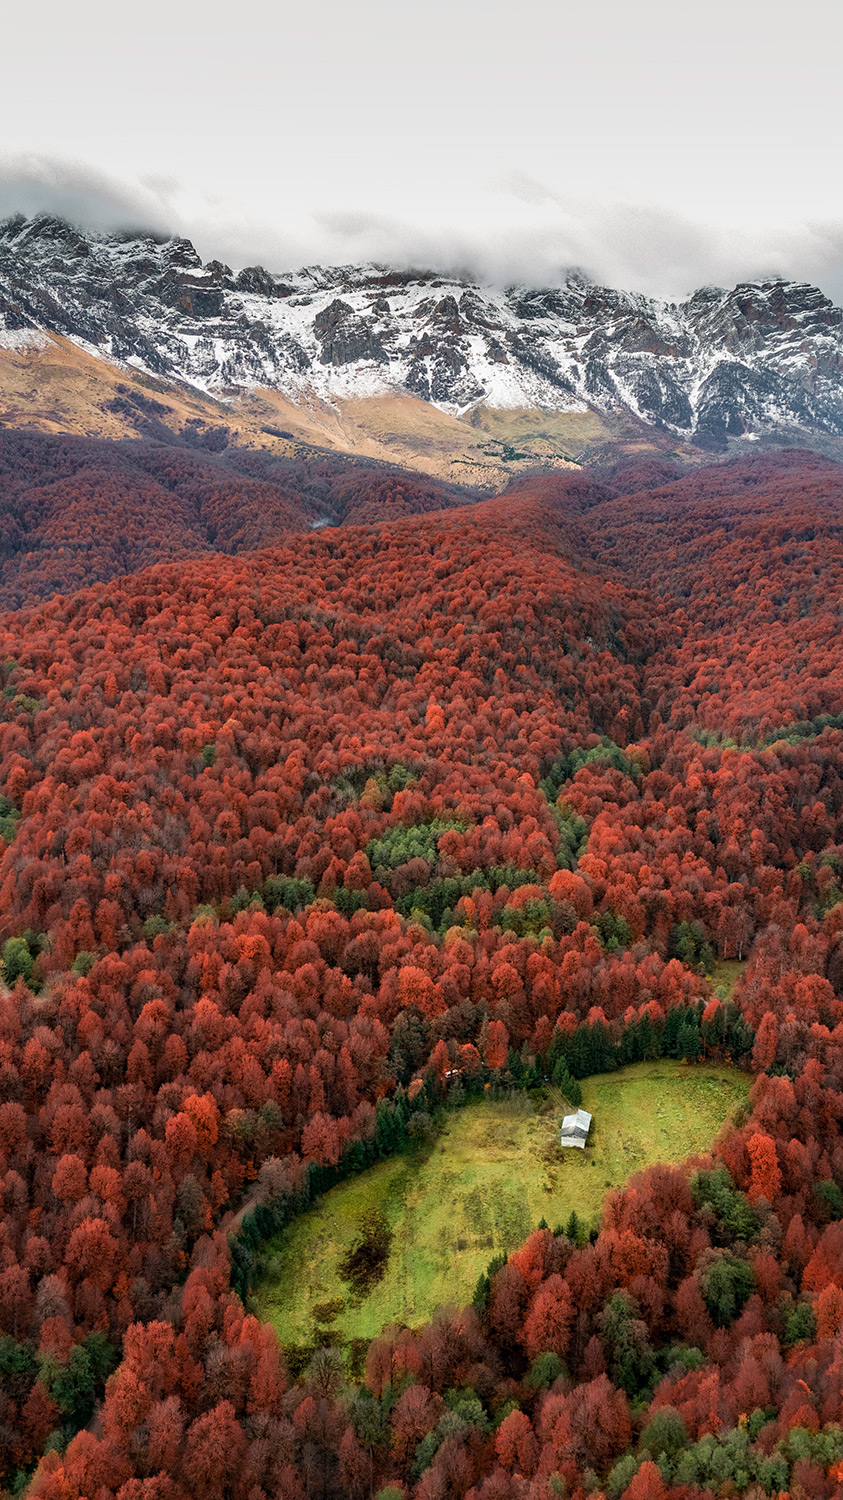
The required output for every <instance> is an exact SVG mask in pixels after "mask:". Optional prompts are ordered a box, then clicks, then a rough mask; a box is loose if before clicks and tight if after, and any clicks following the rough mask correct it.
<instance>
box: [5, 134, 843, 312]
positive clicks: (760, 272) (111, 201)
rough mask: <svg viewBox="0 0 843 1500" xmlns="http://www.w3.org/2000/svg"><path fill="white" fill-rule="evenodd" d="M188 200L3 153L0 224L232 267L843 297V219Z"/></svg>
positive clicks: (482, 204) (520, 201) (571, 205)
mask: <svg viewBox="0 0 843 1500" xmlns="http://www.w3.org/2000/svg"><path fill="white" fill-rule="evenodd" d="M187 198H188V195H187V194H186V192H185V191H184V189H183V187H182V185H180V184H178V183H176V182H173V181H171V182H155V183H150V182H147V183H142V182H140V181H133V180H130V179H128V178H126V179H125V180H121V179H119V178H117V177H113V176H111V175H109V174H108V173H105V172H102V171H100V170H98V169H97V168H95V167H93V166H90V165H87V164H84V163H81V162H76V161H67V160H63V159H62V158H60V157H49V156H41V155H25V156H21V157H18V158H15V159H11V158H8V157H7V158H6V159H5V160H4V159H2V158H0V218H3V217H6V216H7V215H10V214H13V213H16V212H22V213H24V214H26V215H30V214H36V213H41V212H47V213H53V214H56V215H58V216H60V217H62V218H66V219H68V220H70V221H71V222H72V223H76V224H78V225H79V226H80V227H82V228H84V229H92V230H100V231H121V230H125V229H127V228H132V229H144V230H148V231H151V232H153V233H155V234H163V235H168V236H169V235H182V236H185V237H187V238H189V239H191V240H192V241H193V242H194V243H195V244H196V245H197V248H198V249H199V250H200V253H201V254H202V255H203V258H204V259H220V260H224V261H226V262H227V263H228V264H230V265H233V266H235V267H239V266H244V265H252V264H254V263H255V262H256V261H259V262H261V264H264V265H266V266H268V267H269V268H271V269H272V270H275V271H283V270H285V269H287V268H289V267H290V266H297V265H314V264H318V265H325V266H331V265H348V264H351V263H359V262H372V261H374V262H377V263H379V264H385V265H390V266H394V267H395V268H396V269H400V270H405V269H417V268H424V269H430V270H434V271H440V272H445V273H452V274H463V275H466V276H468V277H469V278H475V277H476V278H480V279H482V280H485V281H489V282H491V283H494V284H498V285H501V286H504V285H507V284H508V283H511V282H514V281H517V282H520V283H522V284H525V285H528V286H554V285H559V284H562V283H563V282H564V281H565V279H566V276H567V273H568V272H569V271H570V270H572V269H577V270H579V271H582V272H584V273H585V275H586V276H588V277H589V278H591V279H593V280H595V281H598V282H600V283H602V284H603V285H607V286H616V287H622V288H623V289H625V290H629V291H634V292H642V293H644V294H646V295H649V296H657V297H667V298H682V297H684V296H686V295H688V294H689V293H690V292H692V291H693V290H695V289H696V288H697V287H699V286H706V285H714V286H732V285H734V284H735V283H736V282H739V281H742V280H754V279H758V278H763V277H768V276H783V277H785V278H787V279H790V280H808V281H811V282H813V283H814V284H816V285H818V286H820V287H822V289H823V291H825V292H826V294H827V295H828V296H830V297H831V298H832V300H833V301H835V302H837V303H838V304H839V303H841V302H843V217H841V218H837V219H831V218H829V219H825V220H819V219H818V220H812V221H807V220H805V221H801V222H794V223H789V224H788V223H785V222H781V223H772V224H771V225H770V226H764V227H755V228H753V227H744V228H742V229H736V228H735V227H734V226H732V227H726V226H723V225H720V224H717V223H712V222H706V221H705V220H704V219H702V218H695V217H694V216H692V215H690V214H685V213H683V212H680V211H678V210H674V209H671V208H670V207H668V206H666V205H663V204H658V203H656V202H649V203H648V202H638V203H635V202H623V201H621V202H618V203H616V204H608V203H602V202H599V201H597V200H596V199H588V198H586V197H580V198H577V197H574V196H572V197H570V198H568V199H565V198H564V197H562V196H561V195H560V194H559V193H558V192H557V191H555V190H553V189H552V188H551V187H549V186H547V185H546V184H543V183H541V182H539V181H537V180H534V179H532V178H531V177H530V176H529V175H528V174H527V173H525V172H520V171H515V170H512V171H510V172H508V173H505V174H502V175H501V176H500V177H499V178H498V180H497V181H494V182H493V181H490V182H488V183H487V184H485V185H481V186H479V187H475V188H474V189H473V196H472V198H471V201H470V205H466V204H464V205H463V207H462V214H461V216H460V217H459V218H458V217H456V216H454V217H449V216H448V215H447V214H446V213H445V212H443V211H441V210H440V211H439V212H438V214H431V215H429V216H425V215H424V212H423V211H420V212H419V213H418V214H417V215H416V216H415V217H413V215H412V213H407V214H399V213H394V214H390V213H387V212H384V211H379V210H377V209H367V208H366V207H365V206H363V207H361V208H360V209H359V210H357V211H353V210H351V209H340V208H337V209H330V208H328V207H327V206H322V207H320V206H318V205H312V206H309V207H305V206H302V205H299V206H298V207H297V206H296V205H293V206H292V209H289V208H288V206H287V204H286V203H285V202H283V201H282V202H280V203H278V202H276V201H275V200H274V199H273V198H268V199H267V200H266V202H264V203H263V204H261V205H251V206H249V205H245V206H244V205H243V204H238V203H236V202H234V203H229V202H225V203H220V202H218V201H214V200H213V199H212V198H210V197H208V198H202V199H198V200H196V201H191V202H190V203H188V202H187Z"/></svg>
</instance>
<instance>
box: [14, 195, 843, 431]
mask: <svg viewBox="0 0 843 1500" xmlns="http://www.w3.org/2000/svg"><path fill="white" fill-rule="evenodd" d="M26 330H44V331H47V332H51V333H59V334H63V335H65V336H67V337H68V338H70V339H72V340H75V341H76V342H78V343H80V344H82V345H83V346H84V347H86V348H87V349H89V350H94V351H96V352H97V353H98V354H100V355H101V356H102V357H103V358H105V359H108V360H111V361H115V362H117V363H121V364H125V365H128V366H134V367H136V368H138V369H141V370H145V371H147V372H149V373H151V374H153V375H156V376H159V377H162V378H164V379H168V380H172V381H179V382H183V383H185V384H187V385H189V386H193V387H195V388H197V389H199V390H201V391H206V392H209V393H214V394H218V395H223V394H226V393H229V392H237V391H238V390H243V389H250V388H251V389H254V388H260V387H263V388H271V389H276V390H280V391H281V392H283V393H284V394H285V395H286V396H288V397H291V398H292V399H294V400H298V399H302V398H304V397H306V396H308V395H310V394H316V395H319V396H321V397H323V398H326V399H328V400H334V399H339V398H342V397H350V396H354V397H360V396H374V395H382V394H384V393H388V392H394V391H407V392H410V393H411V394H413V395H416V396H418V397H421V398H422V399H423V400H425V401H429V402H432V403H434V404H435V405H437V406H439V407H441V408H443V409H444V410H446V411H449V412H453V413H460V412H462V411H464V410H465V409H466V408H469V407H471V406H473V405H476V404H484V405H486V406H490V407H504V408H506V407H508V408H513V409H517V408H524V407H538V408H543V409H547V410H552V411H582V410H585V409H589V408H590V409H592V410H596V411H597V412H599V413H601V414H604V415H606V416H615V417H617V418H620V419H624V418H626V419H628V420H630V421H633V422H636V423H643V424H645V425H646V426H649V427H656V428H659V429H661V430H663V431H667V432H670V433H672V434H674V435H675V436H676V437H677V438H678V439H689V440H692V441H694V442H697V443H704V444H707V445H709V446H711V445H714V446H722V445H723V444H724V443H725V441H726V439H727V438H728V437H729V436H741V435H745V436H754V435H760V434H763V433H769V432H778V431H782V430H786V431H788V432H791V433H802V434H805V435H808V434H825V435H829V436H843V382H841V370H843V311H841V310H840V309H839V308H837V307H835V306H834V305H833V304H832V303H831V302H830V301H829V299H828V298H827V297H826V296H824V295H823V293H822V292H821V291H819V290H818V289H817V288H816V287H813V286H810V285H807V284H803V283H796V282H789V281H782V280H777V279H773V278H771V279H765V280H761V281H757V282H750V283H743V284H741V285H739V286H736V287H734V288H733V289H732V290H724V289H722V288H718V287H702V288H700V289H699V290H698V291H696V292H694V293H693V295H692V296H690V297H688V298H687V299H686V300H685V301H683V302H681V303H678V304H677V303H668V302H664V301H659V300H656V299H654V298H650V297H645V296H642V295H639V294H635V293H628V292H623V291H615V290H613V289H611V288H608V287H601V286H597V285H595V284H594V283H592V282H590V281H588V280H587V278H585V277H584V276H582V275H581V274H578V273H571V274H570V275H569V276H568V278H567V279H566V280H565V281H564V282H563V283H562V284H561V285H559V286H557V287H550V288H534V287H526V286H513V287H508V288H505V289H501V288H495V287H490V286H484V285H482V284H480V283H478V282H471V281H468V280H465V279H461V278H457V277H452V276H447V275H438V274H435V273H432V272H425V271H402V270H392V269H390V268H388V267H384V266H376V265H359V266H340V267H332V268H324V267H321V266H310V267H305V268H303V269H300V270H298V271H295V272H290V273H287V274H283V275H274V274H272V273H271V272H269V271H267V270H265V269H264V268H263V267H262V266H247V267H245V268H243V269H240V270H239V271H233V270H232V269H231V268H230V267H229V266H226V265H224V264H222V262H220V261H210V262H208V263H207V264H205V265H203V264H202V261H201V258H200V257H199V255H198V254H197V252H196V250H195V248H194V246H193V245H192V244H191V243H190V241H189V240H185V239H179V238H173V239H160V238H157V237H154V236H152V235H149V234H130V233H126V234H120V235H103V234H95V233H90V232H87V231H86V232H83V231H82V230H79V229H77V228H75V227H74V226H72V225H70V224H67V223H65V222H64V221H63V220H60V219H56V218H54V217H52V216H48V215H39V216H37V217H35V218H33V219H25V218H23V217H22V216H20V215H18V216H16V217H14V218H12V219H8V220H6V221H5V223H3V224H0V345H2V344H3V342H4V341H5V342H7V343H8V342H9V341H10V340H12V339H13V338H14V337H17V338H18V339H19V338H20V337H21V334H22V332H23V331H26Z"/></svg>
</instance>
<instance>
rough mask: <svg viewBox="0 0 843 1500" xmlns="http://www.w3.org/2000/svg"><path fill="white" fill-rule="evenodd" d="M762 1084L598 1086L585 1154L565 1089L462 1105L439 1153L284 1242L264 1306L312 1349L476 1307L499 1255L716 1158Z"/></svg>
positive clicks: (659, 1076) (686, 1081) (297, 1223)
mask: <svg viewBox="0 0 843 1500" xmlns="http://www.w3.org/2000/svg"><path fill="white" fill-rule="evenodd" d="M749 1085H750V1079H749V1078H748V1077H747V1076H746V1075H745V1074H742V1073H739V1072H737V1070H735V1069H731V1068H727V1067H722V1066H708V1065H705V1064H702V1065H695V1066H689V1065H687V1064H684V1063H677V1062H672V1061H669V1060H662V1061H658V1062H648V1063H635V1064H633V1065H631V1066H630V1067H627V1068H622V1069H620V1070H619V1071H618V1072H616V1073H605V1074H600V1075H598V1076H596V1077H593V1078H589V1079H586V1080H584V1081H583V1086H582V1087H583V1106H584V1108H586V1109H588V1110H590V1111H591V1113H592V1114H593V1115H594V1123H593V1126H592V1131H591V1136H590V1140H589V1145H588V1147H587V1149H586V1150H585V1151H584V1152H583V1151H577V1150H563V1149H562V1148H561V1146H560V1145H559V1123H560V1121H561V1117H562V1115H563V1114H564V1113H565V1109H566V1106H565V1101H564V1100H563V1099H562V1097H561V1095H559V1094H555V1095H554V1094H553V1093H552V1094H551V1095H550V1096H549V1097H548V1098H547V1099H546V1100H545V1102H544V1103H543V1104H542V1105H540V1106H539V1107H538V1108H535V1107H534V1106H533V1105H532V1104H531V1103H530V1100H529V1098H528V1096H527V1095H526V1094H516V1095H515V1096H513V1097H512V1099H511V1100H506V1101H500V1102H497V1101H482V1102H477V1103H472V1104H469V1105H466V1106H465V1107H464V1108H463V1109H459V1110H454V1111H453V1112H451V1113H450V1114H448V1115H447V1117H446V1122H445V1125H444V1127H443V1129H442V1130H441V1132H440V1133H439V1135H438V1136H437V1138H436V1140H435V1142H434V1143H433V1145H432V1146H428V1147H427V1148H425V1149H419V1150H416V1151H414V1152H410V1153H408V1154H404V1155H400V1156H396V1157H392V1158H390V1159H389V1160H387V1161H384V1162H381V1163H379V1165H378V1166H375V1167H372V1168H370V1169H369V1170H368V1171H366V1172H363V1173H361V1174H360V1175H359V1176H357V1177H354V1178H351V1179H350V1180H349V1181H347V1182H344V1183H341V1184H340V1186H339V1187H336V1188H333V1189H332V1190H331V1192H329V1193H326V1194H325V1196H324V1197H323V1198H322V1199H321V1200H320V1201H319V1202H318V1203H317V1204H316V1205H315V1206H314V1207H313V1208H311V1209H310V1210H308V1212H307V1213H305V1214H303V1215H301V1217H300V1218H298V1219H296V1220H294V1222H293V1223H292V1224H291V1225H289V1226H288V1227H287V1228H286V1229H285V1230H284V1231H283V1232H282V1233H281V1234H280V1235H278V1236H277V1237H276V1239H275V1240H273V1241H271V1242H270V1243H269V1245H268V1247H267V1251H266V1258H265V1273H264V1276H263V1278H262V1281H261V1283H260V1286H259V1287H258V1289H257V1291H256V1294H255V1296H254V1298H253V1310H254V1311H255V1312H256V1314H257V1315H258V1316H259V1317H260V1318H261V1319H264V1320H266V1321H268V1322H271V1323H273V1324H274V1326H275V1328H276V1330H277V1332H278V1336H279V1339H280V1340H281V1343H282V1344H284V1345H287V1346H299V1347H302V1346H310V1345H313V1344H318V1343H320V1342H326V1341H327V1340H328V1339H330V1340H331V1341H333V1342H342V1343H347V1342H349V1341H351V1340H354V1339H365V1340H367V1341H368V1340H370V1339H371V1338H373V1337H374V1336H375V1335H376V1334H378V1333H379V1332H380V1330H381V1328H382V1327H383V1326H384V1324H386V1323H407V1324H409V1325H411V1326H412V1325H415V1324H419V1323H422V1322H424V1321H425V1320H426V1319H428V1318H429V1317H430V1316H431V1314H432V1313H433V1311H434V1309H435V1308H436V1307H437V1306H439V1305H440V1304H445V1303H456V1304H458V1305H462V1304H464V1303H466V1302H467V1301H469V1300H470V1298H471V1295H472V1292H473V1290H474V1286H475V1284H476V1281H477V1277H478V1276H479V1274H480V1272H481V1271H483V1270H484V1269H485V1267H486V1265H487V1264H488V1262H489V1261H490V1260H491V1259H492V1257H493V1256H494V1255H495V1254H497V1253H498V1252H501V1251H506V1252H508V1251H511V1250H514V1249H515V1248H516V1247H517V1246H518V1245H520V1244H521V1243H522V1242H523V1241H524V1239H526V1237H527V1235H528V1234H529V1233H530V1231H531V1230H532V1229H534V1228H535V1226H536V1225H537V1224H538V1222H539V1221H540V1219H542V1218H545V1219H546V1220H547V1222H548V1223H549V1224H550V1225H551V1227H555V1226H556V1225H557V1224H560V1223H563V1224H564V1222H565V1221H566V1220H567V1218H568V1216H569V1214H570V1213H571V1210H572V1209H575V1210H576V1212H577V1214H578V1215H579V1216H580V1218H581V1220H583V1221H584V1223H585V1225H586V1227H590V1226H591V1225H592V1224H593V1223H595V1222H597V1221H598V1220H599V1214H600V1208H601V1204H602V1202H603V1199H604V1198H605V1196H606V1193H607V1191H608V1190H609V1189H610V1188H612V1187H616V1186H618V1185H619V1184H621V1183H623V1182H625V1181H626V1180H627V1179H628V1178H629V1177H630V1176H631V1175H632V1173H634V1172H637V1171H640V1170H641V1168H642V1167H646V1166H650V1165H651V1164H652V1163H653V1162H659V1161H682V1160H684V1159H685V1158H686V1157H688V1156H691V1155H694V1154H695V1153H697V1152H701V1151H705V1150H707V1149H708V1147H709V1146H710V1145H711V1143H712V1141H713V1140H714V1138H715V1136H716V1135H717V1134H718V1132H719V1130H720V1128H721V1126H722V1125H723V1123H724V1122H725V1120H726V1119H728V1118H729V1117H731V1116H732V1115H733V1114H734V1113H735V1111H736V1110H737V1109H738V1108H739V1106H740V1105H741V1104H742V1103H743V1101H744V1100H745V1098H746V1095H747V1092H748V1089H749ZM373 1226H374V1227H375V1229H376V1231H377V1233H378V1234H379V1235H380V1237H381V1243H383V1241H384V1237H385V1239H386V1243H387V1245H388V1253H387V1255H386V1257H385V1258H384V1261H383V1266H382V1272H383V1274H382V1275H381V1276H380V1279H376V1280H374V1282H373V1284H371V1285H369V1286H368V1288H367V1289H365V1290H364V1291H363V1292H362V1293H361V1291H360V1290H359V1287H358V1290H356V1291H355V1286H354V1283H353V1281H352V1280H350V1279H349V1277H348V1268H347V1264H346V1265H345V1266H344V1264H343V1263H344V1262H347V1259H348V1257H349V1256H350V1255H352V1254H353V1252H354V1250H355V1248H356V1247H358V1246H360V1245H361V1243H364V1242H366V1240H367V1237H370V1236H371V1234H372V1230H373ZM343 1270H345V1271H346V1275H345V1276H344V1275H343Z"/></svg>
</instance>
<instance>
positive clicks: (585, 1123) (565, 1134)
mask: <svg viewBox="0 0 843 1500" xmlns="http://www.w3.org/2000/svg"><path fill="white" fill-rule="evenodd" d="M590 1129H591V1115H590V1114H589V1113H588V1110H587V1109H578V1110H577V1112H576V1114H575V1115H566V1116H565V1118H564V1120H563V1121H562V1134H561V1136H560V1140H559V1144H560V1145H561V1146H577V1147H578V1148H579V1150H580V1151H584V1150H585V1143H586V1141H587V1140H588V1132H589V1130H590Z"/></svg>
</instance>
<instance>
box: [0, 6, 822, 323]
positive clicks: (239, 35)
mask: <svg viewBox="0 0 843 1500" xmlns="http://www.w3.org/2000/svg"><path fill="white" fill-rule="evenodd" d="M417 19H418V18H414V17H413V16H412V15H410V14H409V13H408V14H407V15H406V16H401V15H396V12H395V10H394V7H388V6H387V5H386V4H385V3H384V0H358V3H357V4H355V5H353V6H349V5H341V4H340V3H339V0H321V4H319V5H318V6H316V7H314V6H304V5H303V4H299V3H297V0H285V3H283V4H282V5H280V6H279V7H277V8H273V9H272V10H271V11H270V10H269V9H268V7H267V6H266V5H265V4H263V3H261V0H244V4H243V5H242V6H241V7H240V8H239V10H238V15H237V17H236V19H235V18H233V17H232V16H231V13H230V11H229V10H228V9H227V8H223V7H222V6H221V5H219V4H218V3H214V0H211V3H208V4H204V5H202V6H200V5H199V4H198V3H196V0H177V3H175V4H171V5H165V4H164V3H163V0H151V3H150V4H149V5H148V6H147V7H146V8H145V20H144V25H143V27H136V26H135V25H134V23H133V22H132V21H131V20H130V19H129V17H128V13H127V19H126V20H125V21H124V20H123V19H122V15H121V14H117V15H115V12H114V9H113V7H106V6H105V5H104V4H103V3H102V0H81V3H80V4H79V5H78V6H75V7H73V8H72V9H70V8H67V9H66V10H58V9H56V13H55V14H54V15H51V17H50V25H49V26H47V27H45V26H44V25H43V17H42V15H41V14H40V12H39V9H38V8H37V7H32V8H31V9H30V11H28V12H22V13H21V14H19V15H17V16H16V18H15V42H16V45H15V49H14V56H15V66H14V67H9V68H8V69H7V70H6V72H5V75H4V86H3V90H2V97H0V142H2V150H3V153H4V154H3V155H2V156H0V212H2V213H10V212H14V211H17V210H20V211H22V212H24V213H26V214H31V213H36V212H40V211H44V210H46V211H49V212H53V213H57V214H59V215H62V216H64V217H67V218H70V219H72V220H75V221H77V222H79V223H81V224H82V225H83V226H85V227H90V228H93V229H123V228H126V227H127V225H128V226H129V227H139V226H140V227H145V228H152V229H156V230H158V231H160V232H167V233H171V234H179V235H184V236H187V237H188V238H190V239H192V240H193V242H194V243H195V244H196V245H197V248H198V249H199V253H200V255H201V256H202V258H203V259H205V260H207V259H213V258H217V259H221V260H224V261H225V262H226V263H228V264H231V265H232V266H235V267H236V266H242V265H249V264H254V263H255V262H256V261H260V262H261V263H262V264H265V265H267V266H268V267H269V268H270V269H273V270H278V271H280V270H284V269H285V268H287V267H290V266H294V265H305V264H309V265H312V264H314V263H319V264H323V265H338V264H349V263H355V262H356V263H359V262H363V261H373V260H374V261H378V262H383V263H387V264H389V265H393V266H396V267H408V268H409V267H413V268H418V267H421V268H430V269H434V270H439V271H447V272H467V273H469V275H472V276H477V277H483V278H486V279H490V278H491V279H495V280H497V281H499V282H504V283H505V282H507V281H512V280H517V281H520V282H524V283H527V284H531V285H549V284H550V285H552V284H558V283H559V282H560V281H561V280H562V279H563V277H564V272H565V271H566V270H568V269H570V268H571V267H579V268H581V269H583V270H585V271H586V272H587V273H588V274H589V275H590V276H591V277H592V278H594V279H595V280H597V281H599V282H601V283H603V284H604V285H609V286H616V287H623V288H624V289H627V290H630V291H635V292H642V293H646V294H648V295H651V296H659V297H667V298H673V299H681V298H682V297H685V296H687V295H689V294H690V293H691V292H692V291H693V290H694V289H695V288H697V287H699V286H701V285H705V284H710V283H713V284H717V285H723V286H731V285H734V284H735V283H736V282H738V281H741V280H748V279H756V278H760V277H765V276H769V275H771V274H777V275H782V276H785V277H788V278H790V279H793V280H797V281H799V280H808V281H811V282H813V283H815V284H817V285H819V286H820V287H822V289H823V290H824V291H825V292H826V293H827V294H828V295H830V296H831V297H832V298H834V299H835V300H836V301H838V302H840V301H843V189H841V184H840V178H839V173H838V171H837V163H836V159H835V157H836V150H835V148H836V142H837V141H838V139H839V125H840V122H839V86H838V77H837V72H838V65H839V57H840V50H841V41H843V19H842V18H841V13H840V11H839V8H836V7H831V6H828V5H827V4H825V3H823V0H806V3H805V4H804V5H803V6H802V7H800V13H799V22H798V25H797V24H795V23H794V19H793V17H791V16H787V17H784V16H783V17H782V18H781V19H780V18H778V17H777V15H776V11H775V8H772V9H771V8H770V7H769V6H765V7H762V6H761V5H760V4H759V3H758V0H740V3H738V4H731V5H727V4H726V3H725V0H713V3H712V4H711V5H709V6H707V7H706V9H705V12H704V13H701V12H697V11H696V10H695V8H693V7H682V8H680V9H679V10H677V8H676V7H675V6H671V5H668V4H667V3H666V0H641V3H639V4H636V5H635V6H628V5H623V6H622V5H620V4H618V3H617V0H595V4H594V5H592V6H590V7H587V8H586V7H574V6H571V5H565V4H562V5H560V6H556V7H552V8H551V7H547V6H543V5H542V4H540V3H539V0H524V3H523V4H522V5H521V6H520V7H519V10H518V15H517V17H515V16H514V15H513V14H506V15H505V14H504V13H502V12H501V11H499V10H498V11H496V10H494V9H493V10H491V11H490V10H489V9H488V7H481V6H480V5H479V4H477V3H475V0H460V3H458V4H456V5H446V3H445V0H431V3H430V4H429V5H427V6H426V7H425V14H424V24H416V20H417ZM36 104H37V107H36Z"/></svg>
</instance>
